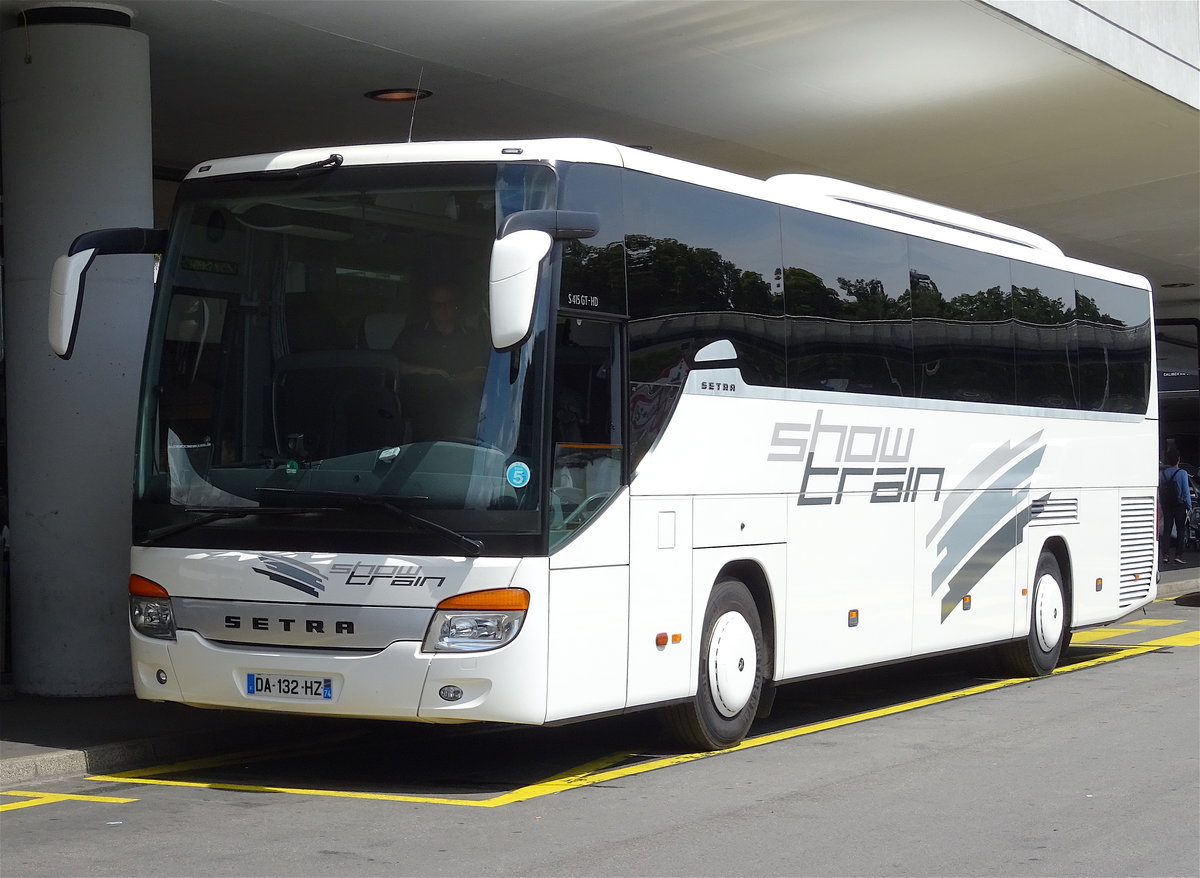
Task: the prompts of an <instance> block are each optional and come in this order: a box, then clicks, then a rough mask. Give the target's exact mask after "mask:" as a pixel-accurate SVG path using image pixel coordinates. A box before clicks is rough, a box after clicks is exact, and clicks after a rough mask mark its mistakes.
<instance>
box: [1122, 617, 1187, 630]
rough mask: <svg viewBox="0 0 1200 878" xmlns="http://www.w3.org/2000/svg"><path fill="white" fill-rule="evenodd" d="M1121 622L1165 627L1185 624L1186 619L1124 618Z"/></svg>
mask: <svg viewBox="0 0 1200 878" xmlns="http://www.w3.org/2000/svg"><path fill="white" fill-rule="evenodd" d="M1121 624H1122V625H1134V626H1136V627H1138V628H1165V627H1166V626H1168V625H1186V624H1187V619H1126V620H1125V621H1124V622H1122V623H1121Z"/></svg>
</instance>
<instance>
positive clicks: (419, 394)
mask: <svg viewBox="0 0 1200 878" xmlns="http://www.w3.org/2000/svg"><path fill="white" fill-rule="evenodd" d="M427 304H428V315H427V317H426V319H425V320H424V321H418V322H417V323H416V324H415V325H412V326H409V327H407V328H406V329H405V330H404V331H403V332H401V333H400V335H399V337H398V338H397V339H396V342H395V344H394V345H393V350H394V351H395V354H396V359H397V360H399V364H400V368H399V371H400V375H401V376H402V378H403V379H405V380H404V381H402V383H403V384H405V385H407V392H406V393H405V396H406V397H407V405H406V409H407V411H408V412H409V413H410V414H411V416H412V418H413V420H414V424H413V426H414V431H415V433H416V435H415V438H417V439H443V438H448V437H472V436H474V435H475V425H476V423H477V421H478V411H479V396H480V393H481V391H482V383H483V377H484V373H485V371H486V368H487V367H486V364H487V358H488V354H489V352H490V348H491V345H490V344H489V343H488V340H487V338H486V336H485V335H484V334H483V333H481V332H479V331H477V330H476V329H474V328H473V327H471V326H469V325H468V324H467V323H466V322H465V321H464V319H463V308H462V297H461V296H460V295H459V293H458V291H457V290H455V289H454V288H452V287H449V286H447V285H445V284H439V285H436V286H434V287H432V288H431V289H430V290H429V296H428V300H427Z"/></svg>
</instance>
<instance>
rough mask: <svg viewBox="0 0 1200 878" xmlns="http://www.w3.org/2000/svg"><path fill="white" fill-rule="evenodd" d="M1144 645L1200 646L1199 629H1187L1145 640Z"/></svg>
mask: <svg viewBox="0 0 1200 878" xmlns="http://www.w3.org/2000/svg"><path fill="white" fill-rule="evenodd" d="M1146 646H1200V631H1187V632H1185V633H1183V634H1174V635H1172V636H1170V637H1160V638H1158V639H1157V640H1147V641H1146Z"/></svg>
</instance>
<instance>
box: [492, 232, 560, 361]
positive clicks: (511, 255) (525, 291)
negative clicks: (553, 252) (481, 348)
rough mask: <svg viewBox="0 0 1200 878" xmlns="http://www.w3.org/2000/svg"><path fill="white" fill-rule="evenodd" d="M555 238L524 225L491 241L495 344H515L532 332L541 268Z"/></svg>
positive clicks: (506, 345) (498, 346)
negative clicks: (539, 270) (492, 242)
mask: <svg viewBox="0 0 1200 878" xmlns="http://www.w3.org/2000/svg"><path fill="white" fill-rule="evenodd" d="M553 243H554V239H553V238H551V237H550V235H549V233H547V232H543V231H540V230H537V229H521V230H520V231H516V232H512V233H510V234H508V235H505V236H504V237H503V238H500V239H499V240H498V241H496V243H495V244H493V245H492V266H491V271H490V274H489V277H488V307H489V312H490V317H491V328H492V347H494V348H495V349H496V350H498V351H502V350H505V349H506V348H511V347H515V346H516V345H519V344H520V343H521V342H523V341H524V340H525V338H526V336H528V335H529V330H530V328H531V326H532V325H533V303H534V299H535V297H536V294H537V284H538V268H539V267H540V265H541V263H542V260H543V259H545V258H546V254H547V253H549V252H550V247H551V245H553Z"/></svg>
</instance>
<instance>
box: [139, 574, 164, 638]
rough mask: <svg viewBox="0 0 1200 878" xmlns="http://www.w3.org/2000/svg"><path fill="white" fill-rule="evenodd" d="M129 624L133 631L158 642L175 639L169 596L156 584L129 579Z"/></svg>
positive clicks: (144, 580) (141, 578)
mask: <svg viewBox="0 0 1200 878" xmlns="http://www.w3.org/2000/svg"><path fill="white" fill-rule="evenodd" d="M129 622H130V624H131V625H133V628H134V630H135V631H137V632H138V633H139V634H144V635H146V636H147V637H154V638H157V639H158V640H174V639H175V615H174V613H172V612H171V596H170V595H169V594H167V590H166V589H165V588H163V587H162V586H161V585H159V584H158V583H157V582H151V581H150V580H149V579H145V578H144V577H141V576H130V577H129Z"/></svg>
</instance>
